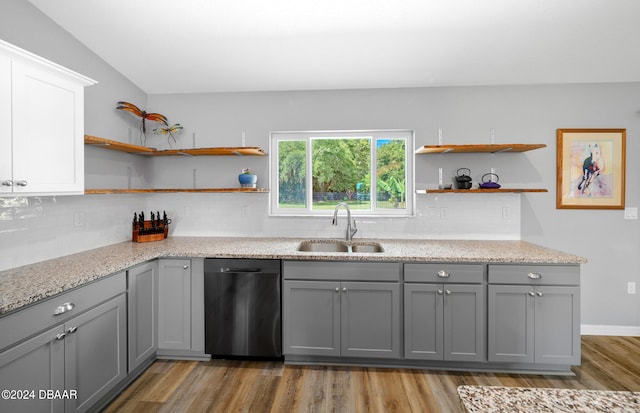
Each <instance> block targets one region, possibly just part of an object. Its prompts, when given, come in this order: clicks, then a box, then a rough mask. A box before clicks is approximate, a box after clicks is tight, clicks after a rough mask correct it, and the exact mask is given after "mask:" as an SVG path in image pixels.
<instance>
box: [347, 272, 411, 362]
mask: <svg viewBox="0 0 640 413" xmlns="http://www.w3.org/2000/svg"><path fill="white" fill-rule="evenodd" d="M340 284H341V285H340V289H341V290H340V316H341V317H340V344H341V346H340V350H341V351H340V355H341V356H343V357H344V356H353V357H376V358H399V357H400V317H401V316H400V286H399V285H398V284H397V283H374V282H355V281H351V282H342V283H340Z"/></svg>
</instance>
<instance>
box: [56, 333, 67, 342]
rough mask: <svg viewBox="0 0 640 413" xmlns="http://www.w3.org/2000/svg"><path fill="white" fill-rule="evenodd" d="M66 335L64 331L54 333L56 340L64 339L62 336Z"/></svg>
mask: <svg viewBox="0 0 640 413" xmlns="http://www.w3.org/2000/svg"><path fill="white" fill-rule="evenodd" d="M66 336H67V335H66V334H65V333H60V334H57V335H56V340H58V341H60V340H64V338H65V337H66Z"/></svg>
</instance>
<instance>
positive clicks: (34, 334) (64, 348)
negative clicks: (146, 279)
mask: <svg viewBox="0 0 640 413" xmlns="http://www.w3.org/2000/svg"><path fill="white" fill-rule="evenodd" d="M124 293H125V276H124V273H119V274H116V275H114V276H110V277H107V278H105V279H103V280H100V281H97V282H94V283H90V284H88V285H87V286H85V287H81V288H78V289H76V290H73V291H70V292H68V293H64V294H61V295H60V296H57V297H53V298H51V299H48V300H45V301H44V302H41V303H38V304H36V305H33V306H31V307H28V308H26V309H24V310H20V311H17V312H14V313H12V314H9V315H7V316H5V317H2V318H0V329H1V330H2V331H3V337H7V336H9V337H10V338H11V340H14V342H13V344H10V345H8V346H6V347H5V345H6V344H7V343H8V342H6V341H5V342H3V343H2V344H0V345H1V346H2V347H3V348H4V350H2V352H1V353H0V384H1V385H2V388H3V389H9V390H12V389H13V390H16V391H24V390H29V391H33V392H34V393H33V396H34V397H33V398H31V397H30V395H28V397H29V400H4V399H2V400H0V411H3V412H4V411H20V412H31V411H33V412H42V411H52V412H84V411H87V410H88V409H90V408H91V407H92V406H93V404H94V403H95V402H97V401H98V400H100V399H101V398H102V397H104V396H105V395H107V393H109V391H111V390H112V389H113V388H114V387H115V386H116V385H117V384H118V383H120V382H121V381H122V380H123V379H124V378H125V377H126V374H127V372H126V362H127V360H126V335H127V331H126V298H125V294H124ZM4 332H7V333H8V334H4ZM47 390H51V391H54V392H55V391H58V392H60V393H58V394H59V395H65V394H66V395H67V396H69V398H68V399H66V400H65V399H61V398H57V399H51V398H50V397H47V393H46V392H47ZM41 391H43V392H44V393H42V392H41ZM64 392H66V393H64ZM22 395H23V396H24V395H25V393H24V392H23V393H22Z"/></svg>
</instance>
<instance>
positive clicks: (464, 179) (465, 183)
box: [455, 168, 471, 189]
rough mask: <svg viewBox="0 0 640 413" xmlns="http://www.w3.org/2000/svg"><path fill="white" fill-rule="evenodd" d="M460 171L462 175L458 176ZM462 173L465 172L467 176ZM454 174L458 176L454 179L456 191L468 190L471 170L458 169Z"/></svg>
mask: <svg viewBox="0 0 640 413" xmlns="http://www.w3.org/2000/svg"><path fill="white" fill-rule="evenodd" d="M460 171H463V173H462V174H460ZM464 171H467V172H468V174H466V173H464ZM456 173H457V174H458V176H456V177H455V181H456V188H457V189H469V188H471V177H470V176H469V175H471V169H469V168H460V169H458V171H456Z"/></svg>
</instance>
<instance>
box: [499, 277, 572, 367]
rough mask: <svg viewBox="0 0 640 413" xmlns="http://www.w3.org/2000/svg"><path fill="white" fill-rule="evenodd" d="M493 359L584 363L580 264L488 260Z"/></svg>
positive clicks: (550, 363) (512, 361)
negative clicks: (518, 263) (507, 263)
mask: <svg viewBox="0 0 640 413" xmlns="http://www.w3.org/2000/svg"><path fill="white" fill-rule="evenodd" d="M489 282H490V285H489V287H488V324H489V329H488V330H489V340H488V342H489V361H496V362H508V363H536V364H547V365H577V364H580V287H579V286H578V284H579V267H577V266H515V265H512V266H498V265H491V266H489Z"/></svg>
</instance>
